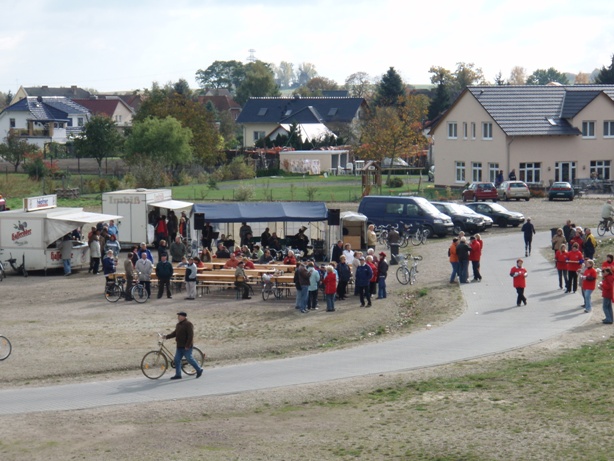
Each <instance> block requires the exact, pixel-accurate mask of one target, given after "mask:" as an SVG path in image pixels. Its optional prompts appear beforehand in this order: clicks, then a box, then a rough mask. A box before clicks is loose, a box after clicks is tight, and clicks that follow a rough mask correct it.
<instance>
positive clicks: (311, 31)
mask: <svg viewBox="0 0 614 461" xmlns="http://www.w3.org/2000/svg"><path fill="white" fill-rule="evenodd" d="M1 11H2V16H3V21H2V24H1V25H0V91H4V92H7V91H8V90H11V91H12V92H13V93H15V92H16V91H17V89H18V88H19V86H20V85H24V86H40V85H48V86H70V85H77V86H80V87H83V88H94V89H97V90H99V91H113V90H133V89H143V88H149V87H151V83H152V82H153V81H157V82H159V83H161V84H163V83H166V82H168V81H173V82H175V81H177V80H178V79H180V78H184V79H186V80H187V81H188V82H189V84H190V86H191V87H193V88H196V87H197V84H196V81H195V79H194V75H195V73H196V71H197V70H198V69H206V68H207V67H208V66H209V65H210V64H211V63H212V62H214V61H216V60H223V61H226V60H238V61H243V62H247V58H248V56H249V54H250V53H249V51H248V50H250V49H254V50H255V53H254V55H255V57H256V58H257V59H260V60H262V61H265V62H271V63H274V64H279V63H280V62H281V61H288V62H292V63H294V64H295V67H296V66H298V64H300V63H301V62H310V63H313V64H314V65H315V66H316V69H317V71H318V74H319V75H320V76H323V77H327V78H330V79H333V80H336V81H337V82H338V83H341V84H342V83H343V82H344V81H345V79H346V77H347V76H348V75H350V74H352V73H354V72H358V71H363V72H367V73H368V74H370V75H371V76H373V77H377V76H381V75H382V74H383V73H385V72H386V70H388V68H389V67H391V66H392V67H394V68H395V69H396V70H397V71H398V72H399V73H400V74H401V76H402V77H403V79H404V81H405V82H406V83H410V84H424V83H429V79H430V74H429V73H428V70H429V68H430V67H431V66H433V65H435V66H443V67H445V68H448V69H450V70H453V69H454V68H455V67H456V63H457V62H461V61H462V62H467V63H469V62H473V63H475V64H476V66H478V67H481V68H482V69H483V71H484V75H485V77H486V78H487V79H488V80H489V81H491V82H492V81H493V79H494V76H495V75H496V74H497V73H498V72H499V71H501V72H502V74H503V77H504V78H507V77H508V76H509V73H510V70H511V68H512V67H513V66H516V65H518V66H522V67H525V68H526V69H527V71H528V73H529V74H530V73H531V72H533V71H534V70H535V69H539V68H543V69H545V68H548V67H554V68H556V69H557V70H559V71H561V72H573V73H577V72H579V71H583V72H589V73H590V72H591V71H593V69H595V68H601V66H603V65H608V64H609V63H610V62H611V55H612V54H613V53H614V2H613V1H612V0H584V1H578V0H575V1H565V0H557V1H555V0H532V1H528V0H514V1H507V0H506V1H497V0H484V1H481V0H475V1H472V0H469V1H465V2H460V1H458V0H454V1H452V0H438V1H426V2H417V1H408V0H371V1H365V0H285V1H279V0H253V1H249V0H224V1H223V0H172V1H169V0H160V1H159V0H149V1H145V0H121V1H120V0H104V1H73V2H67V1H62V0H60V1H57V0H56V1H50V0H28V1H23V0H4V1H3V2H2V4H1Z"/></svg>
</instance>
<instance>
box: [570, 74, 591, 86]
mask: <svg viewBox="0 0 614 461" xmlns="http://www.w3.org/2000/svg"><path fill="white" fill-rule="evenodd" d="M590 78H591V77H590V75H588V74H587V73H586V72H578V75H576V79H575V80H574V82H573V84H574V85H588V84H589V83H590V82H591V80H590Z"/></svg>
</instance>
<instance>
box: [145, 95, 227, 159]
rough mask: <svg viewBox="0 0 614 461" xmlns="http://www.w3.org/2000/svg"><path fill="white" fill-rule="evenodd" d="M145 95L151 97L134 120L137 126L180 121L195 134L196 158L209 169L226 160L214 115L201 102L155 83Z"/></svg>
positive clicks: (194, 150) (193, 146) (193, 148)
mask: <svg viewBox="0 0 614 461" xmlns="http://www.w3.org/2000/svg"><path fill="white" fill-rule="evenodd" d="M145 95H146V96H147V97H146V99H145V100H144V101H143V104H142V105H141V107H140V108H139V111H138V112H137V114H136V116H135V117H134V120H135V121H136V122H138V121H144V120H145V119H147V118H149V117H157V118H160V119H163V118H166V117H168V116H171V117H173V118H175V119H177V120H179V121H180V122H181V124H182V126H183V127H185V128H189V129H190V130H191V131H192V134H193V136H192V138H191V141H190V143H191V145H192V150H193V158H194V159H195V160H196V161H197V162H198V163H199V164H200V165H201V166H203V167H205V168H212V167H214V166H217V165H218V163H219V162H220V161H221V160H222V157H223V145H224V140H223V139H222V137H221V136H220V133H219V131H218V130H217V128H216V126H215V122H216V120H215V115H214V113H212V112H209V111H208V110H207V108H206V107H205V106H204V105H202V104H200V103H199V102H198V101H194V100H192V99H191V98H189V97H188V96H186V95H183V94H180V93H177V92H176V91H175V86H174V85H170V86H169V85H167V86H166V87H165V88H160V87H159V86H158V85H157V84H155V83H154V84H153V85H152V89H151V90H147V91H145Z"/></svg>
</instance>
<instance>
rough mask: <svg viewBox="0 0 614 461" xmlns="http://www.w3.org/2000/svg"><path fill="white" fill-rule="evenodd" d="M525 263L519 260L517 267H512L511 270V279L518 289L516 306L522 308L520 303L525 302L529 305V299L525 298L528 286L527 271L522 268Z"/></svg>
mask: <svg viewBox="0 0 614 461" xmlns="http://www.w3.org/2000/svg"><path fill="white" fill-rule="evenodd" d="M523 263H524V261H523V260H522V259H518V260H517V261H516V265H515V266H514V267H512V269H511V270H510V277H512V279H513V283H514V288H516V293H517V294H518V296H517V297H516V306H520V303H521V302H523V303H524V305H525V306H526V305H527V298H525V296H524V289H525V288H526V286H527V281H526V278H527V275H528V274H527V270H526V269H525V268H524V267H522V264H523Z"/></svg>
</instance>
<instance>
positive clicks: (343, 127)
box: [237, 95, 367, 147]
mask: <svg viewBox="0 0 614 461" xmlns="http://www.w3.org/2000/svg"><path fill="white" fill-rule="evenodd" d="M366 108H367V105H366V102H365V100H364V98H344V97H329V98H327V97H313V98H303V97H301V96H298V95H297V96H294V97H291V98H270V97H269V98H250V99H249V100H248V101H247V102H246V103H245V106H244V107H243V110H242V111H241V114H240V115H239V117H238V118H237V123H238V124H240V125H242V127H243V145H244V147H253V146H254V144H255V142H256V141H258V140H259V139H261V138H265V137H266V136H267V135H268V134H270V133H272V132H273V131H274V130H276V129H277V128H278V127H279V126H280V125H290V124H293V123H297V124H301V125H305V124H308V123H315V124H324V125H325V126H326V128H327V129H328V130H330V131H332V132H333V133H335V134H336V135H337V136H342V137H343V138H345V139H348V138H350V137H352V136H355V135H356V134H357V131H358V124H359V121H360V120H361V118H362V117H363V114H364V112H365V110H366Z"/></svg>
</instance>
